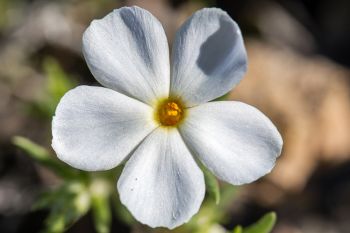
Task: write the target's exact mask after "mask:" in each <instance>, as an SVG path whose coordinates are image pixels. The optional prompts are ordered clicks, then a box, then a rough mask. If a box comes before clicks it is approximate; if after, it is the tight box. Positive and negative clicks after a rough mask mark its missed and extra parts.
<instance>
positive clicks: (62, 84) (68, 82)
mask: <svg viewBox="0 0 350 233" xmlns="http://www.w3.org/2000/svg"><path fill="white" fill-rule="evenodd" d="M43 69H44V72H45V76H46V78H47V79H46V82H45V89H44V90H43V93H42V94H41V95H40V98H39V99H38V100H37V101H36V102H34V103H32V104H31V105H30V110H31V111H30V112H31V113H33V114H34V115H38V116H41V117H43V118H46V119H51V117H52V116H53V115H54V113H55V110H56V106H57V104H58V102H59V101H60V99H61V98H62V96H63V95H64V94H65V93H66V92H67V91H69V90H70V89H72V88H74V87H75V86H77V83H76V82H75V81H74V79H72V77H70V76H69V75H68V74H67V73H66V72H64V70H63V69H62V67H61V66H60V65H59V63H58V62H57V61H56V60H55V59H54V58H51V57H48V58H46V59H45V60H44V62H43Z"/></svg>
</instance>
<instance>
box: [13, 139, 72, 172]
mask: <svg viewBox="0 0 350 233" xmlns="http://www.w3.org/2000/svg"><path fill="white" fill-rule="evenodd" d="M12 142H13V144H14V145H15V146H17V147H18V148H20V149H21V150H23V151H24V152H26V153H27V154H28V155H29V156H30V157H32V158H33V159H34V160H35V161H37V162H39V163H40V164H41V165H43V166H45V167H47V168H49V169H50V170H52V171H53V172H55V173H56V174H57V175H59V176H61V177H64V178H72V177H75V176H76V175H77V174H78V173H77V172H76V171H74V170H72V169H71V168H69V167H67V166H65V165H64V164H63V163H60V162H59V161H57V160H55V159H54V158H53V157H52V156H51V155H50V154H49V152H48V151H47V150H46V149H45V148H44V147H42V146H40V145H38V144H36V143H34V142H32V141H31V140H29V139H27V138H24V137H20V136H15V137H13V139H12Z"/></svg>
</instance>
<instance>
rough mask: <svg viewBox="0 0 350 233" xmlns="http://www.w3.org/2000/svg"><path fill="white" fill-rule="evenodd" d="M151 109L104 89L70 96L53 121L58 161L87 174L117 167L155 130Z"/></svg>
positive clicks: (79, 89)
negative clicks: (86, 171) (85, 171)
mask: <svg viewBox="0 0 350 233" xmlns="http://www.w3.org/2000/svg"><path fill="white" fill-rule="evenodd" d="M152 114H153V110H152V108H151V107H149V106H148V105H146V104H144V103H141V102H139V101H137V100H134V99H132V98H130V97H127V96H125V95H122V94H120V93H117V92H115V91H113V90H110V89H107V88H103V87H88V86H79V87H77V88H75V89H73V90H71V91H69V92H67V93H66V94H65V95H64V96H63V98H62V99H61V101H60V103H59V104H58V106H57V109H56V114H55V116H54V118H53V121H52V135H53V139H52V147H53V149H54V150H55V151H56V153H57V156H58V158H60V159H61V160H62V161H64V162H66V163H68V164H70V165H71V166H73V167H75V168H79V169H82V170H88V171H96V170H107V169H111V168H113V167H115V166H117V165H118V164H119V163H120V162H121V161H122V160H123V159H124V158H125V157H126V156H127V155H128V154H129V153H130V152H131V151H132V150H133V149H134V148H135V147H136V146H137V145H138V144H139V143H140V142H141V141H142V140H143V139H144V138H145V137H146V136H147V135H148V134H149V133H150V132H151V131H152V130H153V129H154V128H155V127H156V125H155V123H154V121H153V119H152Z"/></svg>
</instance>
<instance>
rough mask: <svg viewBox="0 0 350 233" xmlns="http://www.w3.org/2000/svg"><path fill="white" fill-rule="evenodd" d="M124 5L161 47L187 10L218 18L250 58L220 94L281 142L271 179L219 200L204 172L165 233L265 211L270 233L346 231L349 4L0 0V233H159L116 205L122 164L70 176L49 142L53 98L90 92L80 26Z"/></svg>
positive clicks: (239, 220)
mask: <svg viewBox="0 0 350 233" xmlns="http://www.w3.org/2000/svg"><path fill="white" fill-rule="evenodd" d="M124 5H138V6H141V7H143V8H145V9H147V10H149V11H150V12H151V13H152V14H154V15H155V16H156V17H157V18H158V19H159V20H160V21H161V22H162V24H163V26H164V28H165V31H166V33H167V36H168V39H169V43H171V42H172V40H173V38H174V34H175V32H176V30H177V29H178V28H179V26H180V25H181V24H182V23H183V22H184V20H185V19H186V18H187V17H188V16H190V15H191V14H192V13H193V12H194V11H196V10H198V9H200V8H202V7H208V6H210V7H219V8H222V9H224V10H225V11H227V12H228V13H229V14H230V15H231V17H232V18H233V19H234V20H236V21H237V22H238V24H239V25H240V27H241V29H242V32H243V35H244V39H245V43H246V47H247V50H248V59H249V67H248V73H247V75H246V77H245V78H244V79H243V81H242V82H241V83H240V84H239V85H238V86H237V88H236V89H234V90H233V91H232V92H231V93H230V94H229V97H228V98H230V99H234V100H240V101H244V102H246V103H248V104H251V105H253V106H256V107H257V108H259V109H260V110H261V111H263V112H264V113H265V114H266V115H268V116H269V117H270V118H271V119H272V121H273V122H274V123H275V124H276V125H277V127H278V129H279V130H280V132H281V133H282V135H283V138H284V148H283V153H282V156H281V157H280V158H279V159H278V161H277V165H276V167H275V169H274V170H273V172H272V173H271V174H269V175H268V176H266V177H264V178H263V179H261V180H259V181H257V182H255V183H253V184H249V185H244V186H242V187H232V186H228V185H226V184H223V183H220V184H219V186H220V190H221V200H220V203H219V204H218V205H217V204H215V201H217V198H218V197H217V193H216V191H217V187H216V186H217V184H216V183H215V182H216V181H215V180H212V178H210V177H209V178H208V179H209V181H210V179H211V181H212V182H213V183H214V184H213V186H214V187H216V188H213V189H212V190H214V191H213V192H212V190H210V189H209V191H208V195H207V198H206V200H205V202H204V204H203V206H202V208H201V210H200V212H199V214H198V215H196V217H195V218H194V219H193V220H192V221H191V222H190V223H188V224H186V225H185V226H183V227H180V228H178V229H176V230H175V231H174V232H201V233H205V232H208V233H214V232H215V233H220V232H228V231H229V230H230V231H231V232H232V229H233V228H234V227H235V226H236V225H238V224H241V225H243V226H248V225H250V224H252V223H254V222H256V221H257V220H258V219H259V218H260V217H261V216H262V215H263V214H265V213H267V212H269V211H275V212H276V214H277V223H276V226H275V227H274V230H273V232H274V233H323V232H324V233H340V232H341V233H347V232H350V198H349V197H350V72H349V67H350V43H349V42H350V1H348V0H318V1H316V0H130V1H127V0H125V1H122V0H120V1H116V0H114V1H113V0H62V1H58V0H56V1H44V0H0V232H1V233H15V232H26V233H30V232H40V231H43V232H63V231H66V232H72V233H75V232H87V233H90V232H91V233H93V232H98V233H104V232H108V229H109V227H111V232H133V233H138V232H166V230H165V229H156V230H152V229H150V228H148V227H146V226H143V225H141V224H139V223H137V222H136V221H135V220H133V219H132V217H131V216H130V215H129V213H128V212H127V211H126V210H125V209H124V208H123V207H122V206H121V205H120V203H119V201H118V197H117V195H118V194H117V192H116V190H115V182H116V176H117V174H118V173H119V172H120V170H121V168H117V169H114V170H113V171H110V172H106V173H93V174H86V173H83V172H77V171H75V170H71V169H70V168H68V167H67V166H66V165H64V164H62V163H60V162H59V161H57V160H56V159H55V155H54V153H53V151H52V149H51V147H50V144H51V132H50V129H51V117H52V114H53V113H54V110H55V107H56V104H57V103H58V101H59V99H60V98H61V96H62V95H63V94H64V93H65V92H66V91H67V90H69V89H70V88H73V87H74V86H77V85H80V84H88V85H97V84H96V81H95V80H94V78H93V76H92V75H91V74H90V72H89V70H88V67H87V65H86V64H85V61H84V59H83V57H82V54H81V36H82V33H83V31H84V29H85V28H86V27H87V26H88V24H89V23H90V21H91V20H92V19H95V18H101V17H103V16H104V15H106V14H107V13H109V12H110V11H112V9H114V8H119V7H121V6H124ZM15 136H22V137H15ZM213 193H214V194H213ZM215 193H216V194H215ZM237 232H238V231H237Z"/></svg>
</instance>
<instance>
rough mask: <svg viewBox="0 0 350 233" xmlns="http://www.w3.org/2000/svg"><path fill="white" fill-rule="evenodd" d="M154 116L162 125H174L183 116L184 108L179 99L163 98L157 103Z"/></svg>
mask: <svg viewBox="0 0 350 233" xmlns="http://www.w3.org/2000/svg"><path fill="white" fill-rule="evenodd" d="M155 117H156V119H157V120H158V121H159V122H160V123H161V124H162V125H163V126H176V125H177V124H178V123H179V122H181V120H182V119H183V117H184V108H183V107H182V105H181V103H180V102H179V101H176V100H165V101H162V102H160V104H159V105H158V107H157V109H156V116H155Z"/></svg>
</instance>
